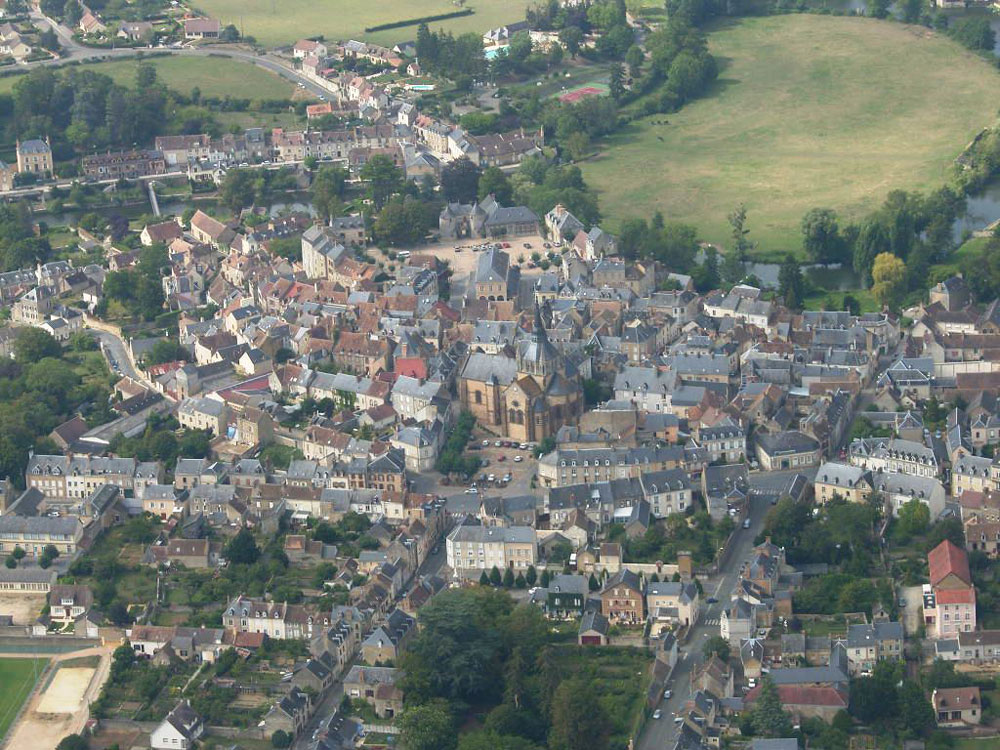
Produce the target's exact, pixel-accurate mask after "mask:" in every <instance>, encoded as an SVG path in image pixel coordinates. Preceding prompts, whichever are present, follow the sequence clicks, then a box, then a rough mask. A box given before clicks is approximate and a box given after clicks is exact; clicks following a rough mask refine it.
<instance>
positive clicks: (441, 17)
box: [365, 8, 475, 33]
mask: <svg viewBox="0 0 1000 750" xmlns="http://www.w3.org/2000/svg"><path fill="white" fill-rule="evenodd" d="M473 13H475V10H473V9H472V8H465V9H464V10H456V11H453V12H451V13H439V14H438V15H436V16H423V17H422V18H407V19H405V20H403V21H393V22H392V23H380V24H379V25H378V26H368V27H366V28H365V31H366V32H368V33H371V32H372V31H385V30H386V29H400V28H402V27H404V26H418V25H420V24H422V23H434V22H435V21H447V20H448V19H449V18H461V17H462V16H471V15H472V14H473Z"/></svg>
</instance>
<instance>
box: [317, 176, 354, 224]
mask: <svg viewBox="0 0 1000 750" xmlns="http://www.w3.org/2000/svg"><path fill="white" fill-rule="evenodd" d="M346 184H347V171H346V170H343V169H340V168H339V167H320V168H319V170H318V171H317V172H316V175H315V176H314V177H313V181H312V185H311V186H310V188H309V192H310V194H311V196H312V201H313V205H314V206H315V207H316V211H317V212H318V213H319V215H320V217H321V218H322V219H323V220H324V221H329V220H330V219H334V218H336V217H338V216H340V215H341V214H342V213H343V211H344V203H343V197H344V186H345V185H346Z"/></svg>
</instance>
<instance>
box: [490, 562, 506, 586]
mask: <svg viewBox="0 0 1000 750" xmlns="http://www.w3.org/2000/svg"><path fill="white" fill-rule="evenodd" d="M490 583H492V584H493V585H494V586H499V585H500V584H502V583H503V576H502V575H501V574H500V568H498V567H497V566H496V565H494V566H493V569H492V570H491V571H490Z"/></svg>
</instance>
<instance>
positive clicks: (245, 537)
mask: <svg viewBox="0 0 1000 750" xmlns="http://www.w3.org/2000/svg"><path fill="white" fill-rule="evenodd" d="M259 557H260V549H259V548H258V547H257V540H256V539H254V536H253V534H252V533H251V532H250V530H249V529H240V532H239V533H238V534H237V535H236V536H234V537H233V538H232V539H231V540H229V544H227V545H226V559H227V560H228V561H229V562H230V563H232V564H234V565H253V564H254V563H255V562H257V559H258V558H259Z"/></svg>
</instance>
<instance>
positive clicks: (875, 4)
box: [868, 0, 892, 18]
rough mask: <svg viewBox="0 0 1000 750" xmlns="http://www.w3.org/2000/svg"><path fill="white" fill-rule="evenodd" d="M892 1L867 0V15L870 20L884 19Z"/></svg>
mask: <svg viewBox="0 0 1000 750" xmlns="http://www.w3.org/2000/svg"><path fill="white" fill-rule="evenodd" d="M891 5H892V0H868V15H869V16H871V17H872V18H885V17H886V16H888V15H889V7H890V6H891Z"/></svg>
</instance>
